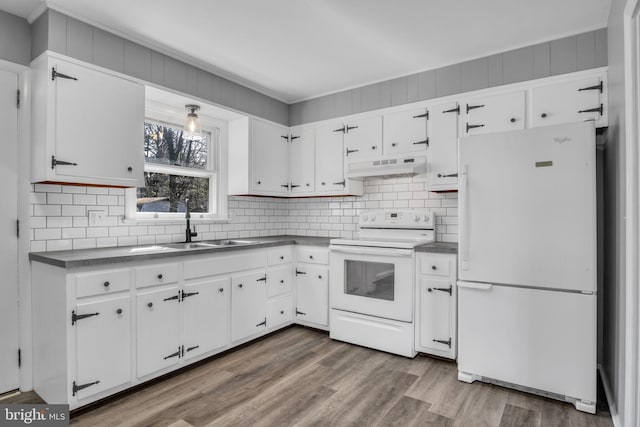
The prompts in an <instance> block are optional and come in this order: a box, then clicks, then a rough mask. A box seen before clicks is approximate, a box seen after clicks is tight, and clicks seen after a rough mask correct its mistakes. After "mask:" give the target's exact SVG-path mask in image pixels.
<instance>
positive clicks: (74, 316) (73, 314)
mask: <svg viewBox="0 0 640 427" xmlns="http://www.w3.org/2000/svg"><path fill="white" fill-rule="evenodd" d="M99 314H100V313H88V314H76V311H75V310H73V311H72V312H71V326H73V325H75V324H76V322H77V321H78V320H82V319H86V318H87V317H92V316H97V315H99Z"/></svg>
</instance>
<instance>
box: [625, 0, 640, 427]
mask: <svg viewBox="0 0 640 427" xmlns="http://www.w3.org/2000/svg"><path fill="white" fill-rule="evenodd" d="M623 25H624V75H625V84H626V85H627V87H626V90H625V122H626V126H625V130H624V132H625V141H626V142H625V149H624V150H625V162H626V165H625V166H626V172H625V173H626V176H625V184H626V195H625V199H626V212H625V216H626V221H625V235H626V242H625V244H626V248H625V249H626V251H625V257H626V259H625V287H624V292H625V362H624V372H625V376H624V378H625V381H624V391H625V393H624V414H623V419H624V421H625V425H640V410H639V407H640V366H639V363H640V362H639V360H638V358H639V357H640V349H639V346H640V292H639V290H638V287H637V286H638V280H639V278H640V268H639V265H638V264H639V261H640V234H639V233H640V174H639V173H638V167H639V165H640V151H639V150H638V139H639V137H640V121H639V119H638V114H639V113H640V84H639V82H640V1H639V0H627V4H626V6H625V9H624V14H623Z"/></svg>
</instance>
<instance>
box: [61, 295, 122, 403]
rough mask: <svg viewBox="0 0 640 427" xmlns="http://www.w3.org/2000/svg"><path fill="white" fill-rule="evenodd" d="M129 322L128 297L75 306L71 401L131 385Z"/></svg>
mask: <svg viewBox="0 0 640 427" xmlns="http://www.w3.org/2000/svg"><path fill="white" fill-rule="evenodd" d="M74 315H75V316H74ZM131 318H132V316H131V298H130V297H129V296H128V295H125V296H120V297H114V298H108V299H103V300H99V301H95V302H88V303H79V304H77V305H76V306H75V310H74V311H73V312H72V322H73V323H74V325H72V326H75V332H76V352H75V355H76V375H75V379H74V380H73V383H72V386H71V387H72V395H74V397H77V398H78V399H83V398H85V397H87V396H91V395H94V394H97V393H100V392H102V391H105V390H109V389H111V388H114V387H117V386H120V385H122V384H127V383H128V382H130V381H131ZM74 319H75V321H74Z"/></svg>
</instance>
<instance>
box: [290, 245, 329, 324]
mask: <svg viewBox="0 0 640 427" xmlns="http://www.w3.org/2000/svg"><path fill="white" fill-rule="evenodd" d="M297 252H298V253H297V259H298V263H297V264H296V270H295V280H296V309H295V315H296V323H300V324H302V325H307V326H313V327H317V328H320V329H325V330H326V329H328V327H329V265H328V263H329V251H328V250H327V249H325V248H316V247H304V246H300V247H298V250H297Z"/></svg>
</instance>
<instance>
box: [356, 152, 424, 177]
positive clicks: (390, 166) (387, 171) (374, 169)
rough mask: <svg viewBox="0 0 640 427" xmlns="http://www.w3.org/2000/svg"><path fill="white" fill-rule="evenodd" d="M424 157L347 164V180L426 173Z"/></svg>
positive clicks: (386, 158) (394, 158) (394, 157)
mask: <svg viewBox="0 0 640 427" xmlns="http://www.w3.org/2000/svg"><path fill="white" fill-rule="evenodd" d="M426 170H427V157H426V156H402V155H400V156H393V157H383V158H379V159H375V160H360V161H354V162H349V164H348V165H347V178H365V177H368V176H393V175H405V176H410V175H416V174H419V173H423V172H426Z"/></svg>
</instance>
